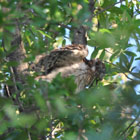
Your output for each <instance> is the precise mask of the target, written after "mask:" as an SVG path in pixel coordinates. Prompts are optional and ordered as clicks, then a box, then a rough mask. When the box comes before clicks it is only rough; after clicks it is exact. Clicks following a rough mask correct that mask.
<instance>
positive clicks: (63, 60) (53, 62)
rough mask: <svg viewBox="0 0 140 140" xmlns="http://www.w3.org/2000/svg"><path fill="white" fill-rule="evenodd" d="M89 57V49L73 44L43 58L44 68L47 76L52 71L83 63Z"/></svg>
mask: <svg viewBox="0 0 140 140" xmlns="http://www.w3.org/2000/svg"><path fill="white" fill-rule="evenodd" d="M87 55H88V49H87V48H86V46H84V45H80V44H79V45H77V44H72V45H68V46H65V47H61V48H60V49H55V50H53V51H52V52H51V53H50V54H49V55H47V56H46V57H45V58H43V59H44V60H43V66H44V71H45V74H48V73H50V72H51V71H52V70H54V69H56V68H60V67H64V66H70V65H72V64H75V63H78V62H80V61H83V59H84V58H85V57H86V56H87Z"/></svg>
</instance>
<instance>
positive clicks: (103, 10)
mask: <svg viewBox="0 0 140 140" xmlns="http://www.w3.org/2000/svg"><path fill="white" fill-rule="evenodd" d="M123 1H125V0H120V1H119V2H116V3H114V4H112V5H109V6H107V7H106V8H104V9H102V10H101V11H99V12H97V13H96V14H93V17H95V16H97V15H99V14H101V13H103V12H105V11H106V10H108V9H110V8H112V7H114V6H115V5H117V4H119V3H121V2H123Z"/></svg>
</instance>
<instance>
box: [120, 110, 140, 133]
mask: <svg viewBox="0 0 140 140" xmlns="http://www.w3.org/2000/svg"><path fill="white" fill-rule="evenodd" d="M139 116H140V112H139V113H138V114H137V116H136V118H135V119H134V120H133V121H132V122H131V123H130V124H129V125H128V127H127V128H126V129H125V130H124V131H123V132H122V133H121V134H120V136H123V135H125V134H126V132H127V131H128V130H129V128H130V127H131V126H132V125H133V124H134V123H135V122H136V120H137V119H138V118H139Z"/></svg>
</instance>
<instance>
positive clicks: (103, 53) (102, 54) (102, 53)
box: [99, 49, 105, 60]
mask: <svg viewBox="0 0 140 140" xmlns="http://www.w3.org/2000/svg"><path fill="white" fill-rule="evenodd" d="M104 56H105V49H103V50H102V52H101V54H100V56H99V58H100V59H101V60H103V58H104Z"/></svg>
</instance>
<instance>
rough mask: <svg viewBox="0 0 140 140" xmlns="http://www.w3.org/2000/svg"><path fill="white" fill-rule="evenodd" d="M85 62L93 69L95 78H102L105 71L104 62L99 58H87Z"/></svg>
mask: <svg viewBox="0 0 140 140" xmlns="http://www.w3.org/2000/svg"><path fill="white" fill-rule="evenodd" d="M87 64H88V66H89V67H90V68H91V70H92V71H93V73H94V77H96V80H98V81H99V80H102V79H103V77H104V75H105V72H106V69H105V64H104V63H103V62H102V61H101V60H100V59H92V60H87Z"/></svg>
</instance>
